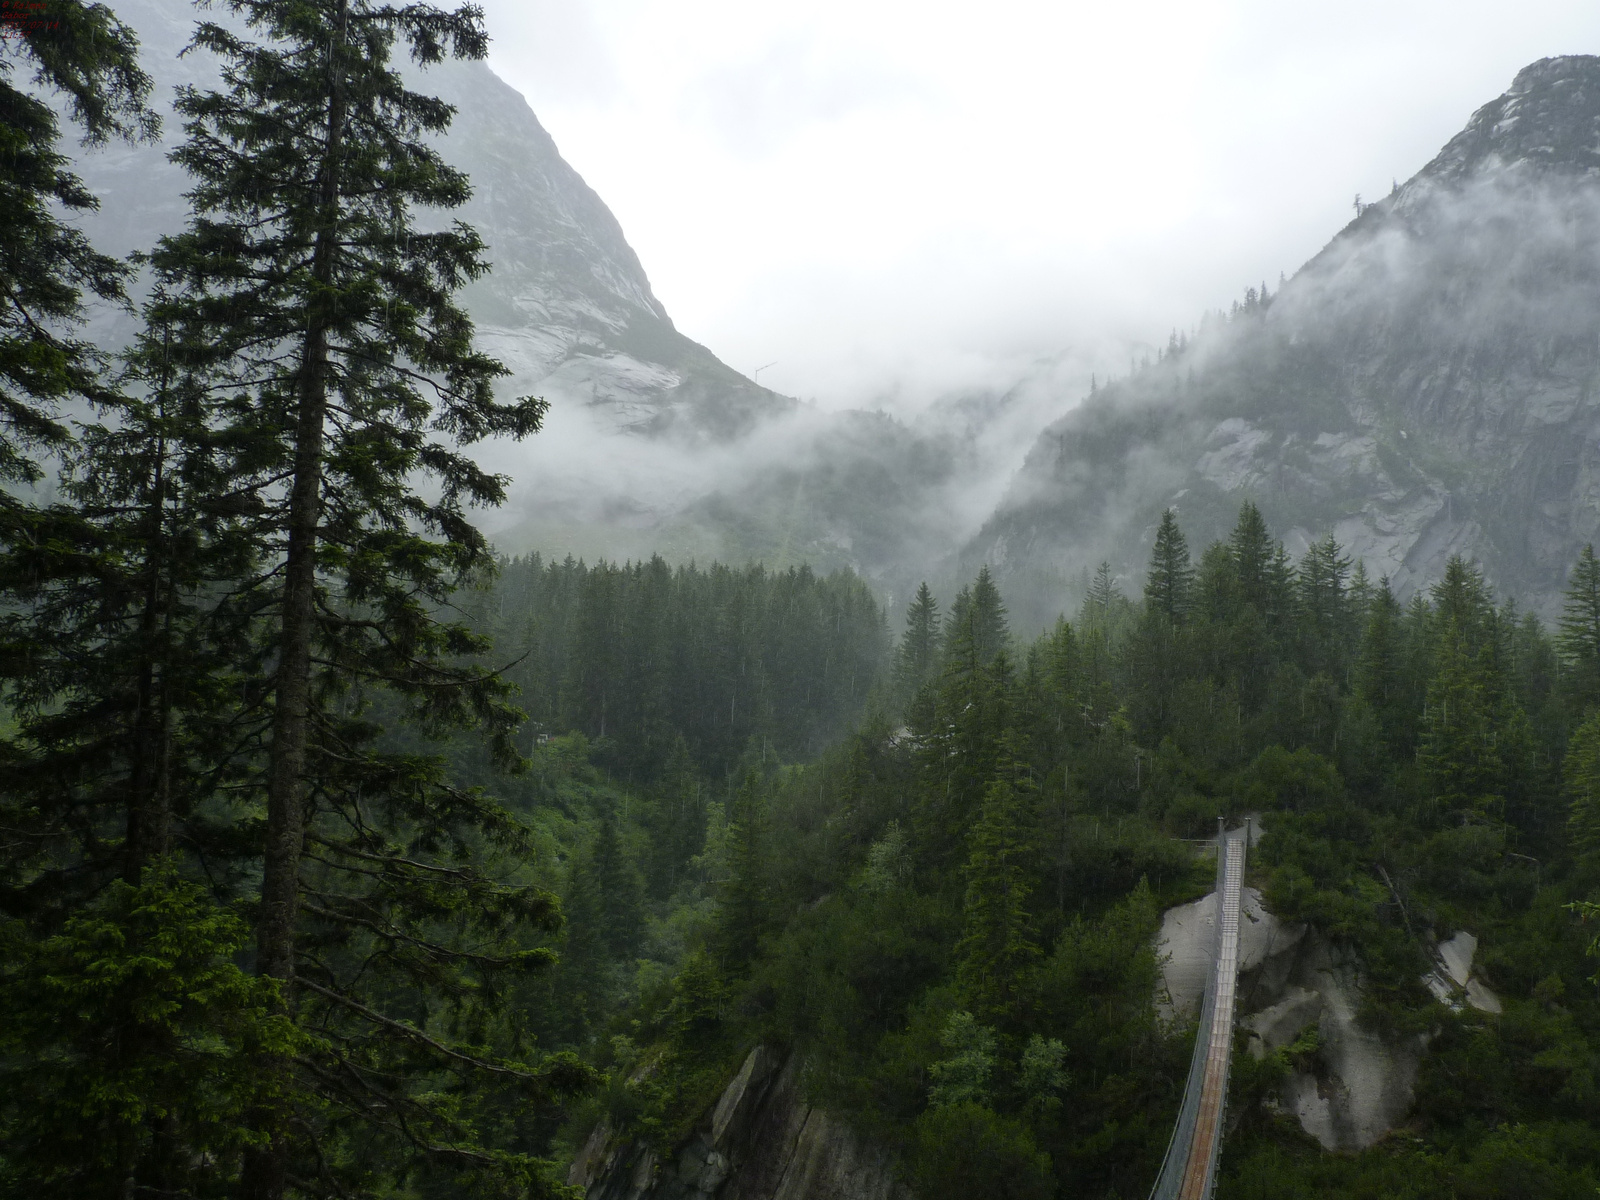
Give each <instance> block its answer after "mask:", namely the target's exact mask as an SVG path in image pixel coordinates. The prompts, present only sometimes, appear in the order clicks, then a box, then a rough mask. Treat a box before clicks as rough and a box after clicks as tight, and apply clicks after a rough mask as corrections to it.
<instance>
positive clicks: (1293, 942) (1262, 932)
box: [1157, 888, 1421, 1150]
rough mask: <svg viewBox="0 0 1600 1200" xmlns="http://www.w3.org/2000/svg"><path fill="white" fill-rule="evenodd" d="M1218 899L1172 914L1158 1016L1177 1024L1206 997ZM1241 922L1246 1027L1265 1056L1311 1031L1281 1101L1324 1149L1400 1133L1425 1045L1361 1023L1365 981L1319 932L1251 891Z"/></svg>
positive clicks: (1166, 919)
mask: <svg viewBox="0 0 1600 1200" xmlns="http://www.w3.org/2000/svg"><path fill="white" fill-rule="evenodd" d="M1215 909H1216V899H1215V895H1214V894H1213V895H1211V896H1206V897H1204V898H1202V899H1200V900H1196V901H1194V902H1193V903H1191V904H1186V905H1180V906H1178V907H1176V908H1172V909H1168V910H1167V912H1166V913H1165V914H1164V916H1163V918H1162V927H1161V932H1160V934H1159V939H1160V940H1159V942H1158V949H1159V952H1160V953H1161V954H1162V955H1163V967H1162V971H1163V977H1162V984H1161V988H1162V990H1161V992H1160V994H1159V995H1158V996H1157V1005H1158V1008H1159V1009H1160V1010H1161V1011H1162V1013H1163V1015H1164V1016H1167V1017H1169V1019H1170V1018H1171V1017H1175V1016H1176V1017H1181V1016H1182V1015H1184V1014H1186V1013H1187V1014H1191V1015H1192V1013H1193V1012H1194V1010H1195V1008H1196V1007H1197V1006H1198V1004H1199V1001H1200V997H1201V993H1202V992H1203V991H1204V989H1205V981H1206V972H1207V968H1208V967H1209V965H1210V955H1211V947H1212V945H1213V939H1214V936H1215V935H1214V932H1213V931H1214V929H1215V919H1216V918H1215ZM1244 916H1245V918H1246V919H1245V920H1243V921H1242V922H1241V924H1240V957H1239V1011H1240V1013H1241V1014H1242V1015H1241V1017H1240V1026H1241V1028H1242V1030H1243V1031H1244V1034H1245V1036H1246V1037H1247V1039H1248V1040H1247V1042H1246V1045H1247V1046H1248V1048H1249V1050H1250V1052H1251V1053H1252V1054H1254V1055H1255V1056H1256V1057H1258V1058H1260V1057H1262V1056H1264V1055H1266V1054H1269V1053H1272V1052H1274V1051H1277V1050H1281V1049H1283V1048H1285V1047H1286V1046H1289V1045H1291V1044H1292V1043H1294V1042H1295V1041H1296V1039H1298V1038H1299V1037H1300V1035H1301V1034H1303V1033H1305V1032H1306V1031H1307V1030H1308V1029H1310V1028H1311V1027H1312V1026H1316V1029H1317V1033H1318V1047H1317V1049H1316V1051H1315V1053H1314V1055H1313V1056H1311V1061H1310V1062H1309V1063H1305V1064H1302V1065H1297V1066H1296V1067H1295V1069H1294V1071H1293V1072H1292V1074H1291V1076H1290V1078H1289V1080H1288V1082H1287V1083H1286V1085H1285V1086H1284V1087H1283V1088H1282V1091H1281V1096H1280V1101H1281V1103H1282V1105H1283V1107H1284V1109H1285V1110H1286V1111H1287V1112H1289V1113H1290V1114H1291V1115H1292V1116H1294V1117H1295V1118H1296V1119H1297V1120H1298V1121H1299V1122H1300V1125H1301V1127H1302V1128H1303V1129H1304V1130H1305V1131H1306V1132H1307V1133H1309V1134H1311V1135H1312V1136H1313V1137H1315V1138H1316V1139H1317V1140H1318V1141H1319V1142H1321V1143H1322V1145H1323V1146H1325V1147H1326V1148H1327V1149H1330V1150H1359V1149H1362V1148H1364V1147H1366V1146H1370V1145H1372V1144H1373V1143H1374V1142H1376V1141H1377V1140H1378V1139H1379V1138H1381V1137H1382V1136H1383V1135H1384V1134H1385V1133H1387V1132H1388V1131H1389V1130H1391V1129H1393V1128H1394V1127H1395V1126H1396V1125H1398V1124H1399V1123H1400V1122H1401V1121H1402V1120H1403V1119H1404V1118H1405V1115H1406V1113H1407V1112H1408V1111H1409V1110H1410V1108H1411V1104H1412V1101H1413V1099H1414V1097H1415V1090H1414V1089H1415V1084H1416V1075H1417V1065H1418V1061H1419V1058H1420V1053H1421V1046H1420V1044H1418V1043H1416V1042H1415V1041H1408V1042H1402V1043H1396V1042H1391V1041H1387V1040H1385V1039H1384V1038H1382V1037H1380V1036H1379V1035H1378V1034H1376V1033H1374V1032H1372V1031H1371V1030H1369V1029H1367V1028H1366V1027H1365V1026H1363V1025H1362V1024H1361V1023H1360V1022H1359V1021H1358V1019H1357V1014H1358V1012H1359V1011H1360V1006H1361V980H1360V973H1359V971H1358V969H1357V967H1356V965H1355V963H1354V962H1353V961H1351V960H1350V959H1349V957H1348V956H1347V955H1345V954H1343V953H1342V952H1340V951H1339V950H1338V949H1337V948H1336V947H1334V946H1333V945H1332V944H1331V943H1329V942H1328V940H1327V939H1326V938H1324V937H1322V936H1321V935H1320V934H1318V933H1317V932H1316V931H1315V930H1309V929H1307V928H1306V927H1305V926H1303V925H1295V924H1289V923H1285V922H1282V921H1280V920H1278V918H1277V917H1275V916H1274V915H1273V914H1272V913H1271V912H1269V911H1268V910H1267V909H1266V906H1265V905H1264V904H1263V903H1262V899H1261V895H1260V893H1259V892H1257V891H1256V890H1255V889H1254V888H1247V889H1245V898H1244Z"/></svg>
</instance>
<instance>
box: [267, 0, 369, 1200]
mask: <svg viewBox="0 0 1600 1200" xmlns="http://www.w3.org/2000/svg"><path fill="white" fill-rule="evenodd" d="M348 13H349V0H339V5H338V10H337V13H336V16H335V24H334V31H333V37H332V38H331V39H330V44H329V48H328V77H329V96H328V125H327V143H326V147H325V150H324V156H323V162H322V167H321V170H320V172H319V174H320V179H319V181H318V182H319V185H320V186H319V195H318V207H319V208H320V209H321V212H320V213H319V218H318V222H317V225H318V228H317V234H316V238H315V241H314V242H313V245H312V268H311V273H312V277H313V279H315V281H316V283H317V285H318V292H319V293H320V294H319V295H318V296H316V297H313V298H312V300H311V302H310V304H309V305H308V307H309V312H308V318H307V323H306V332H305V337H304V340H303V341H302V343H301V357H300V380H299V392H300V411H299V414H298V418H297V421H296V425H295V430H294V481H293V483H292V485H291V487H290V491H289V510H288V534H289V542H288V547H287V552H286V555H285V561H284V585H283V610H282V615H281V617H280V622H281V628H280V631H279V648H278V669H277V674H276V678H275V680H274V687H273V717H272V747H271V750H270V752H269V754H268V763H267V830H266V844H265V846H264V848H263V854H262V872H261V909H260V914H259V916H258V917H257V924H256V970H257V972H258V973H259V974H261V975H265V976H268V977H270V978H272V979H276V980H279V981H280V984H281V988H282V990H281V998H282V1003H283V1004H284V1005H285V1006H286V1007H288V1008H289V1009H291V1011H292V1009H293V1005H294V994H293V993H294V973H295V951H294V939H295V925H296V918H297V916H298V914H299V907H300V852H301V847H302V844H303V842H304V837H305V793H306V786H305V773H306V760H307V750H308V746H309V743H310V733H311V708H312V695H311V649H312V641H313V638H314V635H315V631H316V586H317V532H318V526H319V524H320V522H321V517H322V468H323V440H324V425H325V422H326V418H327V407H328V334H329V326H330V323H331V322H330V314H329V313H328V312H327V311H325V310H324V308H323V305H325V304H326V303H327V301H326V299H325V297H326V296H327V294H328V291H329V290H330V289H331V286H332V283H333V279H334V266H335V264H334V255H335V253H336V251H337V240H338V215H339V204H340V198H341V197H340V179H339V155H340V149H341V143H342V141H343V137H344V131H345V121H346V109H345V98H344V88H343V86H342V79H341V71H342V66H341V64H340V61H339V59H340V56H341V55H342V53H343V52H344V49H345V31H346V23H347V19H348ZM268 1069H269V1070H271V1071H273V1072H275V1073H278V1074H280V1075H284V1076H286V1075H287V1073H288V1071H289V1069H290V1067H289V1064H288V1063H287V1062H283V1061H276V1062H272V1063H270V1064H268ZM286 1115H287V1114H282V1113H279V1114H274V1117H273V1119H272V1121H271V1125H270V1128H269V1130H267V1131H266V1132H268V1133H270V1136H271V1141H270V1143H269V1144H268V1145H267V1146H265V1147H262V1148H261V1149H258V1150H255V1151H252V1152H250V1153H249V1154H247V1155H246V1159H245V1170H244V1180H243V1184H244V1189H243V1190H244V1195H245V1197H246V1198H247V1200H281V1197H282V1196H283V1193H284V1189H285V1187H286V1185H287V1182H288V1166H289V1161H288V1160H289V1146H288V1142H287V1139H286V1129H285V1125H286V1121H285V1120H284V1117H285V1116H286Z"/></svg>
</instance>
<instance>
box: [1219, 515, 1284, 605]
mask: <svg viewBox="0 0 1600 1200" xmlns="http://www.w3.org/2000/svg"><path fill="white" fill-rule="evenodd" d="M1228 551H1229V554H1230V555H1231V556H1232V558H1233V568H1234V571H1235V573H1236V575H1237V577H1238V581H1239V594H1240V599H1242V600H1243V601H1244V602H1245V603H1246V604H1249V605H1252V606H1253V607H1254V608H1255V610H1256V612H1257V613H1258V614H1259V615H1261V616H1266V615H1267V614H1268V613H1269V612H1270V611H1271V609H1272V607H1273V606H1272V591H1273V578H1272V576H1273V558H1274V545H1273V541H1272V535H1271V534H1270V533H1268V532H1267V522H1266V520H1265V519H1264V518H1263V517H1262V516H1261V510H1260V509H1259V508H1257V507H1256V506H1255V505H1254V504H1253V503H1251V502H1250V501H1248V500H1246V501H1245V503H1244V505H1243V507H1241V508H1240V509H1239V520H1238V522H1237V524H1235V525H1234V527H1233V533H1232V534H1230V535H1229V538H1228Z"/></svg>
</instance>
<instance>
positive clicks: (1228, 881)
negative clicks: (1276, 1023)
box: [1150, 822, 1250, 1200]
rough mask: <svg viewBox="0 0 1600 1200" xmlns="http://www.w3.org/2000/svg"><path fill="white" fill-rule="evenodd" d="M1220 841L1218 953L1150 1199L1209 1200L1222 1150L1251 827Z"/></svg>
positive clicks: (1220, 837) (1222, 835)
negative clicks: (1180, 1094) (1170, 1131)
mask: <svg viewBox="0 0 1600 1200" xmlns="http://www.w3.org/2000/svg"><path fill="white" fill-rule="evenodd" d="M1218 824H1219V828H1218V836H1217V899H1218V909H1217V924H1216V939H1217V940H1216V951H1215V956H1214V959H1213V962H1212V968H1211V977H1210V979H1209V981H1208V982H1207V984H1206V995H1205V1001H1204V1003H1203V1004H1202V1005H1201V1010H1200V1028H1199V1030H1198V1031H1197V1032H1196V1034H1195V1047H1194V1058H1193V1059H1192V1060H1191V1062H1190V1066H1189V1079H1188V1082H1187V1083H1186V1084H1185V1086H1184V1094H1183V1104H1182V1106H1181V1107H1180V1108H1179V1110H1178V1120H1177V1122H1176V1124H1175V1125H1174V1127H1173V1131H1172V1141H1171V1143H1170V1144H1169V1145H1168V1147H1167V1156H1166V1160H1165V1161H1164V1162H1163V1163H1162V1164H1161V1174H1160V1176H1159V1177H1158V1178H1157V1179H1156V1185H1155V1187H1154V1188H1153V1189H1152V1190H1151V1192H1150V1200H1209V1197H1210V1195H1211V1190H1212V1188H1213V1186H1214V1185H1215V1182H1216V1169H1217V1158H1218V1154H1219V1151H1220V1150H1221V1146H1222V1118H1223V1114H1224V1112H1225V1111H1226V1107H1227V1099H1228V1065H1229V1060H1230V1057H1231V1055H1232V1052H1233V1020H1234V1006H1235V1001H1236V999H1237V985H1238V976H1239V914H1240V908H1241V904H1242V900H1243V892H1244V861H1245V854H1246V852H1247V851H1248V849H1249V838H1250V832H1249V825H1248V824H1247V825H1246V826H1245V828H1244V829H1239V830H1234V831H1233V832H1231V833H1227V832H1224V831H1223V830H1222V829H1221V827H1220V825H1221V823H1220V822H1219V823H1218Z"/></svg>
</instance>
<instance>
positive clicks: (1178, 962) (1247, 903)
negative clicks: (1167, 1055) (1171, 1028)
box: [1156, 888, 1306, 1021]
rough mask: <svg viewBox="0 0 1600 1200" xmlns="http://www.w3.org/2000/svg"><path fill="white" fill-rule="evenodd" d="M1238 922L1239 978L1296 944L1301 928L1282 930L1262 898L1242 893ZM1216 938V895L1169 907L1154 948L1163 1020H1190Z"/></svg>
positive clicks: (1158, 1004) (1248, 890)
mask: <svg viewBox="0 0 1600 1200" xmlns="http://www.w3.org/2000/svg"><path fill="white" fill-rule="evenodd" d="M1239 916H1240V921H1239V973H1240V974H1241V975H1243V974H1245V973H1246V972H1249V971H1254V970H1256V969H1257V968H1258V967H1260V966H1262V965H1263V964H1264V963H1265V962H1267V961H1268V960H1269V959H1277V958H1279V957H1281V956H1282V955H1284V954H1285V953H1286V952H1288V951H1289V950H1290V949H1292V948H1293V947H1294V946H1296V945H1298V944H1299V942H1300V939H1301V938H1303V937H1304V936H1305V932H1306V930H1305V926H1304V925H1286V924H1284V923H1283V922H1282V921H1280V920H1278V918H1277V917H1275V916H1273V915H1272V914H1271V913H1270V912H1268V911H1267V909H1266V906H1265V904H1263V903H1262V900H1261V893H1260V892H1258V891H1257V890H1256V889H1255V888H1245V889H1244V895H1243V903H1242V906H1241V909H1240V914H1239ZM1216 939H1217V895H1216V893H1215V892H1213V893H1211V894H1210V895H1209V896H1202V897H1201V898H1200V899H1198V900H1195V901H1193V902H1191V903H1189V904H1180V905H1178V906H1177V907H1176V908H1169V909H1167V911H1166V912H1165V913H1163V914H1162V917H1161V932H1160V934H1159V935H1158V940H1157V943H1156V947H1157V953H1158V954H1159V955H1161V957H1162V966H1161V979H1162V989H1161V992H1160V994H1159V995H1158V996H1157V999H1156V1007H1157V1011H1158V1012H1159V1013H1160V1015H1161V1017H1162V1019H1163V1020H1169V1021H1170V1020H1172V1019H1174V1018H1175V1017H1177V1016H1178V1015H1179V1014H1183V1015H1186V1016H1188V1017H1193V1016H1194V1015H1195V1013H1196V1012H1198V1011H1199V1007H1200V1001H1201V998H1202V997H1203V996H1204V995H1205V990H1206V979H1207V977H1208V976H1209V975H1210V972H1211V958H1212V954H1213V953H1214V951H1215V946H1216Z"/></svg>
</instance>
